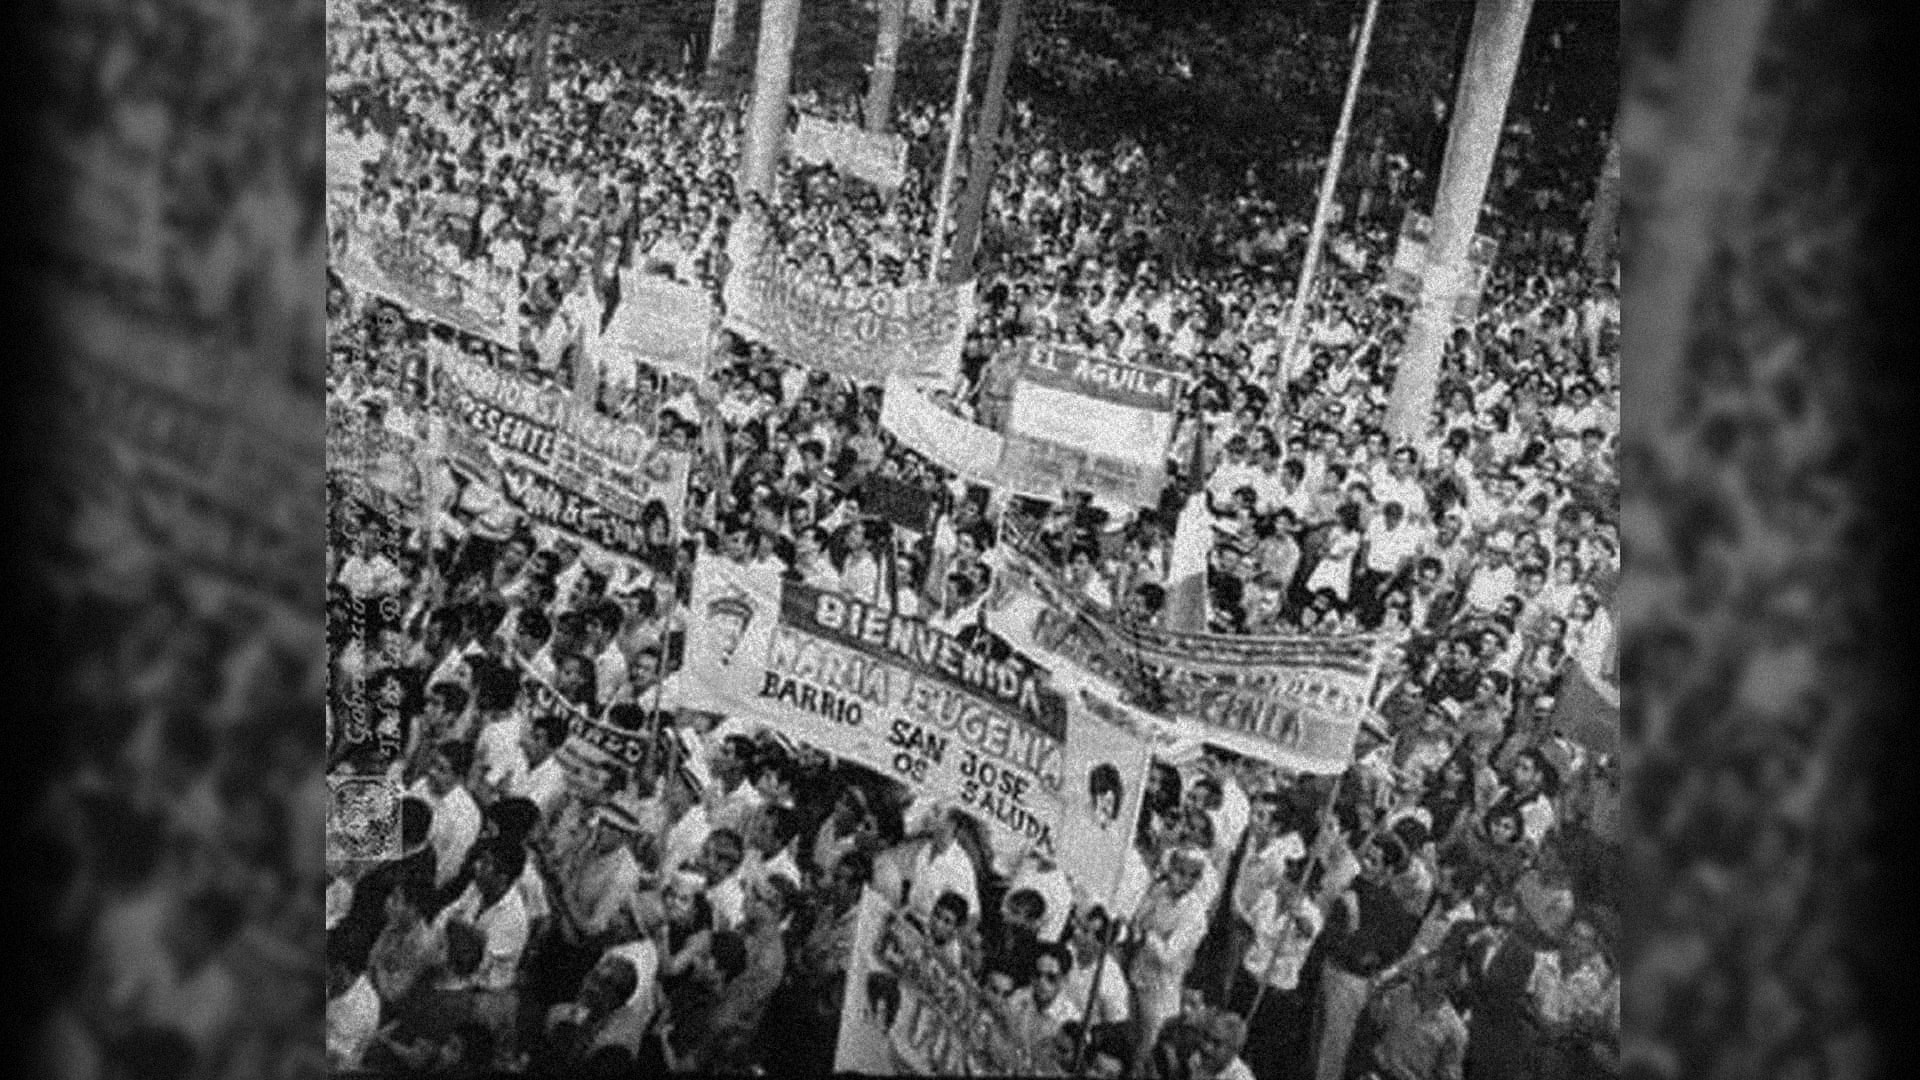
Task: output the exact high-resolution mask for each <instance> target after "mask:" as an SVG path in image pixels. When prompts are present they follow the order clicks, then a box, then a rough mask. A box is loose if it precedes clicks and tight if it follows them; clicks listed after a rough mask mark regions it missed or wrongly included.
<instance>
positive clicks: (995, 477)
mask: <svg viewBox="0 0 1920 1080" xmlns="http://www.w3.org/2000/svg"><path fill="white" fill-rule="evenodd" d="M880 426H881V427H883V428H885V429H886V430H887V431H889V432H891V433H892V434H893V437H894V438H896V439H899V440H900V442H901V444H902V445H904V446H905V447H906V448H907V449H909V450H912V451H913V452H914V453H916V454H919V455H921V456H922V457H924V458H926V459H927V460H928V461H931V462H933V463H934V464H935V465H938V466H940V467H941V468H943V469H946V470H947V471H948V472H951V473H954V474H955V475H957V476H959V477H960V479H962V480H965V481H967V482H968V483H970V484H979V485H981V486H983V487H1005V486H1007V485H1006V483H1005V478H1004V477H1002V476H1001V474H1000V455H1001V452H1002V451H1003V449H1004V447H1005V442H1006V441H1005V440H1004V439H1002V438H1001V437H1000V433H999V432H997V431H994V430H992V429H990V428H984V427H981V426H980V425H979V424H974V423H969V422H968V421H966V420H963V419H961V418H960V417H958V416H955V415H953V414H952V413H950V412H947V411H946V410H945V409H942V408H941V407H940V406H938V405H936V404H934V403H933V402H932V401H929V400H927V397H926V395H924V394H922V393H920V391H918V390H916V389H914V388H913V386H912V385H911V384H909V383H907V382H906V381H905V380H902V379H894V380H890V381H889V382H888V383H887V387H886V394H885V395H884V396H883V397H882V398H881V401H880ZM1052 490H1053V489H1050V488H1043V489H1041V491H1040V492H1028V491H1021V492H1019V494H1023V495H1028V494H1033V495H1041V496H1044V494H1046V493H1050V492H1052Z"/></svg>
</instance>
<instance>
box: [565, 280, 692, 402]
mask: <svg viewBox="0 0 1920 1080" xmlns="http://www.w3.org/2000/svg"><path fill="white" fill-rule="evenodd" d="M719 329H720V312H719V309H718V308H717V307H716V306H715V305H714V303H713V298H712V297H711V296H709V295H708V294H707V290H705V289H703V288H700V287H699V286H697V285H684V284H681V283H680V282H677V281H674V280H672V279H670V278H664V277H658V276H652V275H647V274H638V273H629V274H627V275H625V276H624V277H623V278H622V279H621V282H620V304H619V306H618V307H616V308H614V309H613V318H612V320H611V321H610V322H608V323H607V329H606V332H605V333H604V334H601V335H600V337H599V338H598V339H597V340H596V341H595V342H594V346H593V347H594V349H596V350H599V351H604V352H608V353H612V354H615V355H619V356H625V357H628V358H630V359H631V360H633V361H634V362H635V363H639V364H647V365H650V366H652V367H654V368H657V369H659V370H661V371H667V372H672V373H674V374H677V375H686V376H689V377H691V378H695V379H698V378H702V377H704V376H705V375H706V373H707V368H708V367H709V365H710V363H711V362H712V359H713V350H714V346H715V344H716V342H717V340H718V337H719Z"/></svg>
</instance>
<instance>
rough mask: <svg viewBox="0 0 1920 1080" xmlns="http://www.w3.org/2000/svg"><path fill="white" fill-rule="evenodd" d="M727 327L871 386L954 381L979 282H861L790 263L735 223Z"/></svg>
mask: <svg viewBox="0 0 1920 1080" xmlns="http://www.w3.org/2000/svg"><path fill="white" fill-rule="evenodd" d="M727 254H728V257H729V259H730V261H731V262H732V270H731V271H730V272H729V273H728V275H727V284H726V289H725V300H726V325H727V326H728V327H730V328H732V329H733V330H734V331H736V332H738V333H740V334H742V335H744V336H746V337H749V338H752V339H754V340H757V341H760V342H762V343H764V344H766V345H767V346H769V347H770V348H772V349H773V350H774V351H775V352H776V353H778V354H780V356H782V357H783V358H785V359H788V360H792V361H794V362H797V363H801V364H806V365H808V366H810V367H815V368H819V369H821V370H823V371H830V372H833V373H834V374H836V375H845V376H847V377H848V378H852V379H856V380H859V381H861V382H866V383H874V384H879V383H884V382H886V381H887V378H888V376H891V375H899V376H901V377H903V378H906V379H909V380H912V381H914V382H921V383H930V382H942V383H943V382H947V381H949V380H951V379H952V378H953V376H954V374H955V373H956V372H958V371H959V369H960V351H961V348H962V347H963V346H964V345H965V344H966V339H967V328H968V326H969V325H971V324H972V322H973V285H972V283H971V282H962V283H959V284H954V285H940V284H928V283H919V284H913V285H902V286H898V287H894V288H884V287H871V288H859V287H852V286H842V285H835V284H831V283H828V282H823V281H816V280H811V279H809V278H808V277H806V276H805V275H804V274H803V273H802V272H801V271H799V270H797V269H793V268H790V267H789V266H788V265H787V263H786V260H785V257H784V256H783V255H782V254H781V252H780V250H779V249H778V248H777V247H776V246H775V245H774V244H773V242H772V237H771V236H770V235H769V234H768V232H767V230H766V228H765V226H763V225H759V224H756V223H752V222H749V221H747V220H745V219H742V220H741V221H737V222H735V223H734V225H733V231H732V232H731V233H730V234H729V235H728V239H727Z"/></svg>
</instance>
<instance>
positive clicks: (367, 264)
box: [333, 224, 520, 349]
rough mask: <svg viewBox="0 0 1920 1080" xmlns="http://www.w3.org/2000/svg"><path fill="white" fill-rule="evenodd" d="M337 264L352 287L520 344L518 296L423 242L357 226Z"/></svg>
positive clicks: (510, 345) (457, 326)
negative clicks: (444, 258) (451, 263)
mask: <svg viewBox="0 0 1920 1080" xmlns="http://www.w3.org/2000/svg"><path fill="white" fill-rule="evenodd" d="M333 269H334V271H335V272H337V273H338V274H339V275H340V277H341V278H342V279H343V280H344V281H346V283H347V285H348V287H349V288H356V289H360V290H362V291H365V292H370V293H374V294H377V295H379V296H382V297H385V298H386V299H388V300H391V301H393V302H394V303H397V304H399V305H401V306H402V307H405V308H409V309H411V310H413V311H414V312H415V313H417V314H419V315H421V316H423V317H425V318H428V319H432V320H434V321H435V322H439V323H444V324H445V325H447V326H451V327H453V328H454V329H456V330H459V331H461V332H463V333H468V334H472V335H474V336H475V337H482V338H486V339H487V340H489V341H492V342H494V343H495V344H498V345H503V346H505V347H507V348H509V349H512V348H518V347H519V341H520V334H519V330H518V327H519V322H518V319H519V300H518V297H516V296H514V295H512V294H511V292H510V290H507V289H504V288H501V287H498V286H495V285H490V284H487V283H484V282H481V281H478V280H476V279H474V278H473V277H471V276H470V275H468V274H467V273H466V272H464V271H463V270H461V269H459V268H457V267H453V266H448V265H446V264H443V263H441V262H440V261H439V260H438V259H436V258H435V257H434V256H433V254H432V253H431V252H429V251H427V250H425V249H424V248H422V247H420V246H419V245H418V244H415V243H412V242H410V241H408V240H407V239H405V238H402V237H392V236H384V235H381V234H379V233H376V232H373V231H372V230H370V229H366V228H363V227H360V226H358V225H357V224H356V225H355V226H354V227H353V228H350V229H349V230H348V237H347V245H346V250H345V251H344V252H342V253H341V254H340V255H339V257H338V258H336V259H335V260H334V261H333Z"/></svg>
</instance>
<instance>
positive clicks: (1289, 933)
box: [1228, 833, 1326, 1076]
mask: <svg viewBox="0 0 1920 1080" xmlns="http://www.w3.org/2000/svg"><path fill="white" fill-rule="evenodd" d="M1287 835H1288V836H1294V834H1292V833H1288V834H1287ZM1295 839H1297V837H1295ZM1236 891H1237V892H1239V895H1238V896H1236V897H1235V906H1236V910H1237V911H1238V913H1239V915H1240V917H1241V918H1242V919H1245V920H1246V922H1247V925H1248V926H1250V927H1252V929H1253V937H1252V941H1251V942H1250V944H1249V945H1248V948H1247V953H1246V956H1245V957H1244V958H1243V959H1242V960H1241V962H1240V967H1239V970H1237V971H1236V972H1235V973H1234V982H1233V994H1232V996H1231V997H1229V999H1228V1000H1229V1002H1231V1003H1232V1004H1233V1006H1234V1007H1235V1008H1238V1009H1250V1008H1254V1001H1255V999H1256V998H1257V999H1258V1000H1259V1006H1258V1008H1257V1009H1256V1010H1255V1012H1254V1014H1253V1016H1252V1021H1253V1023H1252V1025H1251V1028H1252V1032H1253V1037H1252V1039H1251V1040H1250V1042H1249V1044H1248V1045H1247V1046H1246V1048H1245V1051H1244V1053H1245V1056H1246V1058H1247V1060H1248V1063H1249V1064H1251V1065H1252V1066H1253V1067H1254V1068H1255V1069H1256V1070H1257V1072H1258V1074H1259V1075H1261V1076H1271V1075H1276V1074H1277V1070H1279V1068H1280V1067H1281V1063H1282V1062H1283V1061H1284V1060H1286V1059H1288V1058H1289V1057H1298V1055H1299V1052H1300V1049H1301V1048H1302V1047H1304V1045H1305V1039H1304V1037H1303V1036H1304V1034H1305V1032H1306V1030H1307V1024H1308V1021H1309V1019H1310V1015H1311V1012H1312V1009H1311V1005H1310V1002H1309V1001H1308V999H1307V998H1306V996H1305V995H1303V994H1302V993H1301V992H1300V974H1301V969H1302V968H1304V967H1305V965H1306V959H1307V952H1308V950H1309V949H1311V948H1312V947H1313V943H1314V940H1315V939H1316V938H1318V937H1319V935H1320V928H1321V927H1322V926H1323V925H1325V922H1326V920H1325V917H1324V916H1323V915H1322V913H1321V911H1320V908H1319V907H1318V906H1317V905H1316V904H1314V902H1313V899H1312V894H1311V892H1310V890H1309V889H1307V888H1306V887H1305V886H1304V883H1300V882H1293V881H1289V880H1287V879H1285V878H1274V879H1270V880H1269V882H1268V884H1266V886H1265V887H1263V888H1260V889H1257V890H1250V891H1243V890H1236ZM1249 892H1250V893H1251V895H1249ZM1262 987H1264V988H1265V989H1264V990H1263V989H1262Z"/></svg>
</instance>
